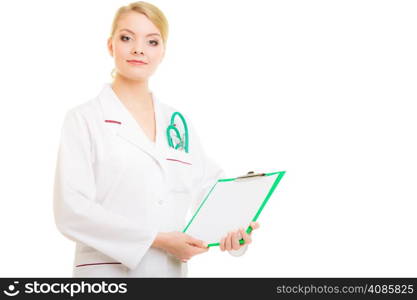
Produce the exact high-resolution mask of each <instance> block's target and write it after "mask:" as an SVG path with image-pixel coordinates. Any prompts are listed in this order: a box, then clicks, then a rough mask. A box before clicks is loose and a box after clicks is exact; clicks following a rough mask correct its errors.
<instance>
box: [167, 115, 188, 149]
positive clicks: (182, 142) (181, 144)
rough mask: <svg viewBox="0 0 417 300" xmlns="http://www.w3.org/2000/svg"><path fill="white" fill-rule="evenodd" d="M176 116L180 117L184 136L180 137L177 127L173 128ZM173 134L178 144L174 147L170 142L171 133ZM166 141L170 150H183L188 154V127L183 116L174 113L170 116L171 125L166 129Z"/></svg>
mask: <svg viewBox="0 0 417 300" xmlns="http://www.w3.org/2000/svg"><path fill="white" fill-rule="evenodd" d="M176 116H178V117H180V119H181V121H182V124H183V126H184V134H183V135H182V136H181V134H180V131H179V130H178V128H177V127H175V117H176ZM172 130H173V131H174V132H175V136H176V138H177V140H178V143H177V144H176V145H174V142H173V141H172V136H171V131H172ZM167 140H168V145H169V146H170V147H172V148H174V149H175V150H184V151H185V152H186V153H188V127H187V122H185V118H184V116H183V115H182V114H181V113H180V112H178V111H176V112H174V113H173V114H172V116H171V123H170V124H169V126H168V127H167Z"/></svg>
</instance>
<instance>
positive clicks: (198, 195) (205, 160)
mask: <svg viewBox="0 0 417 300" xmlns="http://www.w3.org/2000/svg"><path fill="white" fill-rule="evenodd" d="M191 130H192V132H193V140H194V145H195V147H196V148H195V149H197V150H198V151H199V153H200V156H199V157H200V160H201V166H202V168H201V169H202V172H201V173H200V176H201V177H200V179H199V184H197V188H196V189H195V190H194V195H193V207H192V215H194V214H195V212H196V211H197V209H198V207H199V206H200V204H201V203H202V201H203V200H204V197H205V196H206V195H207V194H208V192H209V191H210V189H211V188H212V187H213V185H214V184H215V183H216V182H217V180H218V179H220V178H227V177H226V172H225V171H224V169H223V168H222V167H220V165H219V164H218V163H217V162H216V161H215V160H214V159H213V158H212V157H210V156H208V155H207V153H206V152H205V150H204V147H203V145H202V144H201V140H200V138H199V136H198V134H197V133H196V131H195V129H194V127H193V125H191ZM247 248H248V245H244V246H243V247H241V248H240V249H238V250H231V251H228V252H229V254H230V255H232V256H241V255H243V254H244V253H245V252H246V250H247Z"/></svg>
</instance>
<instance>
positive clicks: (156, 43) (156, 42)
mask: <svg viewBox="0 0 417 300" xmlns="http://www.w3.org/2000/svg"><path fill="white" fill-rule="evenodd" d="M150 42H151V43H152V42H155V44H154V45H155V46H156V45H158V44H159V43H158V41H157V40H151V41H150Z"/></svg>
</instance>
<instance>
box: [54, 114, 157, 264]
mask: <svg viewBox="0 0 417 300" xmlns="http://www.w3.org/2000/svg"><path fill="white" fill-rule="evenodd" d="M92 149H93V148H92V143H91V135H90V131H89V128H88V126H87V123H86V120H85V118H84V117H83V116H82V114H81V113H80V112H78V111H76V110H75V109H72V110H69V111H68V112H67V114H66V115H65V120H64V124H63V127H62V129H61V139H60V145H59V150H58V157H57V164H56V170H55V181H54V196H53V210H54V217H55V223H56V225H57V228H58V229H59V231H60V232H61V233H62V234H63V235H64V236H65V237H67V238H69V239H70V240H72V241H74V242H82V243H84V244H86V245H88V246H90V247H93V248H95V249H96V250H98V251H100V252H102V253H104V254H105V255H107V256H109V257H111V258H113V259H115V260H117V261H118V262H121V263H122V264H124V265H126V266H127V267H128V268H130V269H133V268H135V267H136V266H137V265H138V264H139V262H140V261H141V259H142V257H143V256H144V254H145V253H146V252H147V250H148V249H149V247H151V245H152V243H153V241H154V239H155V237H156V235H157V232H156V230H155V229H151V228H144V227H143V226H141V225H139V223H138V222H134V220H132V219H129V218H127V217H125V216H122V215H119V214H116V213H114V212H112V211H110V210H108V209H105V208H104V207H103V206H102V205H100V204H99V203H98V202H97V201H95V200H96V199H95V197H96V187H95V176H94V172H93V160H94V159H93V157H94V156H93V155H92Z"/></svg>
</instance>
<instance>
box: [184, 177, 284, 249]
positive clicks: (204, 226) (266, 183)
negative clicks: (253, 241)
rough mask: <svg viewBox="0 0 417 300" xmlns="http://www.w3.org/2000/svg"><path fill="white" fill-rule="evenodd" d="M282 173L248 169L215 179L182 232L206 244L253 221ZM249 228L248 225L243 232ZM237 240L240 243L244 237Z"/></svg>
mask: <svg viewBox="0 0 417 300" xmlns="http://www.w3.org/2000/svg"><path fill="white" fill-rule="evenodd" d="M284 174H285V171H280V172H272V173H254V172H253V171H251V172H248V173H247V174H246V175H243V176H238V177H236V178H224V179H218V180H217V182H216V183H215V184H214V185H213V186H212V187H211V189H210V190H209V192H208V193H207V195H206V196H205V197H204V200H203V201H202V202H201V204H200V206H199V207H198V209H197V211H196V212H195V213H194V215H193V216H192V217H191V219H190V221H189V222H188V224H187V226H186V227H185V228H184V230H183V231H182V232H184V233H187V234H189V235H191V236H193V237H195V238H197V239H201V240H203V241H206V242H207V244H208V246H209V247H212V246H220V239H221V238H222V237H223V236H225V235H226V234H227V233H228V232H229V231H231V230H236V229H238V228H241V227H243V228H245V227H246V226H248V224H250V222H251V221H253V222H256V220H257V219H258V217H259V215H260V214H261V212H262V210H263V209H264V207H265V205H266V203H267V202H268V200H269V199H270V197H271V195H272V194H273V192H274V191H275V189H276V187H277V186H278V183H279V182H280V181H281V179H282V177H283V176H284ZM251 231H252V228H251V227H250V226H248V227H247V229H246V232H247V233H248V234H249V233H251ZM239 242H240V244H243V243H244V240H243V239H241V240H240V241H239Z"/></svg>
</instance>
